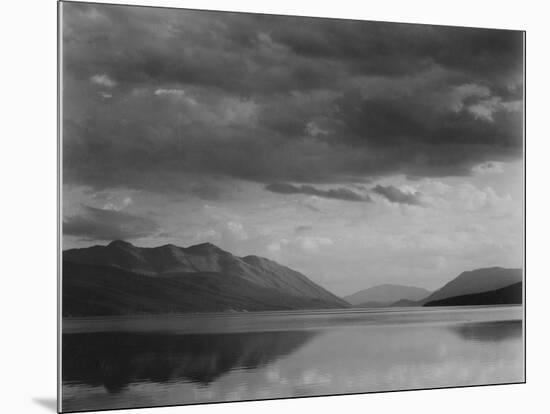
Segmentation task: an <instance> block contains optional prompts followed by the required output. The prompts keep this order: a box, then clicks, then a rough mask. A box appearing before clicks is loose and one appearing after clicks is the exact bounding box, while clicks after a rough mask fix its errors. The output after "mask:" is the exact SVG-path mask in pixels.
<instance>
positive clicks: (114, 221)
mask: <svg viewBox="0 0 550 414" xmlns="http://www.w3.org/2000/svg"><path fill="white" fill-rule="evenodd" d="M158 231H159V227H158V225H157V224H156V223H155V221H153V220H151V219H149V218H147V217H138V216H134V215H132V214H128V213H125V212H122V211H114V210H105V209H100V208H95V207H90V206H84V213H83V214H82V215H77V216H71V217H67V218H65V219H64V220H63V234H65V235H68V236H79V237H82V238H84V239H86V240H119V239H120V240H131V239H138V238H141V237H146V236H150V235H152V234H155V233H156V232H158Z"/></svg>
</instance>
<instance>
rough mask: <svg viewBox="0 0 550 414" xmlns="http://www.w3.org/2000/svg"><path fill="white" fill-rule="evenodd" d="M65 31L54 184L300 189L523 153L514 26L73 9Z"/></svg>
mask: <svg viewBox="0 0 550 414" xmlns="http://www.w3.org/2000/svg"><path fill="white" fill-rule="evenodd" d="M63 27H64V30H63V33H64V34H65V36H66V37H65V39H64V47H63V51H64V56H63V58H64V62H65V67H64V68H65V69H64V92H65V93H66V97H67V98H66V99H68V102H70V104H68V105H64V127H63V131H64V137H63V138H64V140H63V142H64V148H63V150H64V165H63V167H64V168H63V173H64V177H63V179H64V182H66V183H70V184H80V185H86V186H89V187H92V188H94V189H96V190H98V189H105V188H112V187H116V186H124V187H126V188H132V189H146V190H154V191H160V192H163V191H182V187H184V186H182V183H183V182H185V181H186V179H187V177H188V176H189V175H192V174H195V175H197V174H199V175H203V176H215V177H224V178H231V179H240V180H248V181H254V182H260V183H263V184H269V183H274V182H293V183H298V184H303V185H308V186H309V185H310V184H311V183H314V184H329V183H332V184H334V183H344V182H345V183H353V182H362V181H364V180H365V179H368V178H372V179H377V178H378V177H380V176H385V175H392V174H405V175H408V176H411V177H444V176H467V175H469V174H471V173H472V168H473V167H474V166H476V165H478V164H481V163H484V162H487V161H495V162H505V161H510V160H514V159H519V158H520V157H521V156H522V138H523V127H522V125H523V123H522V119H523V114H522V110H523V105H522V103H523V101H522V96H523V83H522V70H523V64H522V63H523V62H522V59H523V50H522V49H523V35H522V33H521V32H519V31H517V32H516V31H509V30H506V31H504V30H502V31H501V30H486V29H475V28H453V27H443V26H428V25H399V24H391V23H383V22H361V21H342V20H331V19H312V18H296V17H288V16H270V15H255V14H240V13H223V12H205V11H193V10H167V9H152V8H139V7H121V6H116V5H97V4H96V5H94V4H81V3H67V4H65V5H64V7H63ZM105 33H108V34H109V35H108V36H106V35H105ZM98 86H101V87H102V89H104V90H103V91H101V92H98V91H97V90H96V89H97V87H98ZM115 86H116V94H114V93H110V92H111V90H112V89H113V88H114V87H115ZM105 90H107V91H105ZM98 93H100V94H103V95H98ZM305 191H306V192H307V191H310V190H308V189H306V190H305ZM320 191H323V190H320ZM333 195H335V197H332V198H341V199H346V197H347V198H348V199H351V198H353V197H354V196H353V195H350V194H349V193H348V192H346V194H344V195H343V197H342V196H341V195H339V194H333ZM320 196H324V197H329V198H331V196H330V195H327V194H325V195H320Z"/></svg>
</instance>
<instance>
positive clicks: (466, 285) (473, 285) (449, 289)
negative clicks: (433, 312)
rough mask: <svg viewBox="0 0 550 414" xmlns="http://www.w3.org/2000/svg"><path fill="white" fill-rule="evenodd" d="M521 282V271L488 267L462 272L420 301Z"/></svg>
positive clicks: (426, 301) (485, 290) (477, 291)
mask: <svg viewBox="0 0 550 414" xmlns="http://www.w3.org/2000/svg"><path fill="white" fill-rule="evenodd" d="M521 281H522V271H521V269H505V268H502V267H488V268H484V269H477V270H472V271H469V272H463V273H461V274H460V275H459V276H458V277H456V278H455V279H453V280H451V281H450V282H449V283H447V284H445V285H444V286H443V287H442V288H441V289H438V290H436V291H435V292H434V293H432V294H431V295H430V296H428V297H427V298H425V299H424V300H422V304H424V303H428V302H433V301H438V300H441V299H446V298H450V297H454V296H463V295H470V294H473V293H481V292H489V291H491V290H496V289H500V288H502V287H506V286H510V285H512V284H514V283H518V282H521Z"/></svg>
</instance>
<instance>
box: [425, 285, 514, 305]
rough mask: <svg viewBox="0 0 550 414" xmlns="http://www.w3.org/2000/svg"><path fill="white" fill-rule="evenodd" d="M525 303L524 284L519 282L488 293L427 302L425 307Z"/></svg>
mask: <svg viewBox="0 0 550 414" xmlns="http://www.w3.org/2000/svg"><path fill="white" fill-rule="evenodd" d="M522 302H523V283H522V282H518V283H514V284H513V285H510V286H506V287H503V288H500V289H496V290H490V291H488V292H481V293H473V294H470V295H461V296H453V297H450V298H445V299H440V300H434V301H430V302H427V303H426V304H424V306H468V305H519V304H521V303H522Z"/></svg>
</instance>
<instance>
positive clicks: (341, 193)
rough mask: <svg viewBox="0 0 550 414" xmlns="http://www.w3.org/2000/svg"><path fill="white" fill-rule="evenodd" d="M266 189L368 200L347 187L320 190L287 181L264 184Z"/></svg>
mask: <svg viewBox="0 0 550 414" xmlns="http://www.w3.org/2000/svg"><path fill="white" fill-rule="evenodd" d="M265 189H266V190H267V191H271V192H272V193H279V194H306V195H313V196H317V197H324V198H334V199H337V200H345V201H370V198H369V197H368V196H367V195H361V194H358V193H356V192H354V191H352V190H350V189H348V188H344V187H340V188H332V189H329V190H321V189H319V188H316V187H313V186H312V185H299V186H297V185H293V184H288V183H272V184H268V185H266V186H265Z"/></svg>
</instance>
